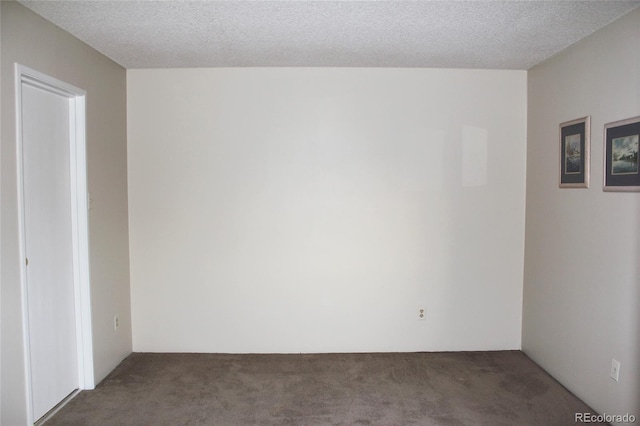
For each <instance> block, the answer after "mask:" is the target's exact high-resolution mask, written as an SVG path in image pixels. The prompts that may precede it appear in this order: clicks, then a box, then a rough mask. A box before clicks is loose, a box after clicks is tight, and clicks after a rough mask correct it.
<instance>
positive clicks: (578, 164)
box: [560, 116, 591, 188]
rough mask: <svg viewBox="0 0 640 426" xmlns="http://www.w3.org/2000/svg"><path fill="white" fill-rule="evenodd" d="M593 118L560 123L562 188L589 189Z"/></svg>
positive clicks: (587, 117) (588, 117)
mask: <svg viewBox="0 0 640 426" xmlns="http://www.w3.org/2000/svg"><path fill="white" fill-rule="evenodd" d="M590 154H591V116H586V117H582V118H577V119H575V120H571V121H565V122H564V123H560V188H589V175H590V165H591V160H590V157H591V156H590Z"/></svg>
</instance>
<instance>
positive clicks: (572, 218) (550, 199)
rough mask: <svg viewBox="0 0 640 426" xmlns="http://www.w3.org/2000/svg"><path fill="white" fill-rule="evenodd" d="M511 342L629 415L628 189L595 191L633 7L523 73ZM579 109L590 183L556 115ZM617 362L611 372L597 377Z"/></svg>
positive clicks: (627, 72)
mask: <svg viewBox="0 0 640 426" xmlns="http://www.w3.org/2000/svg"><path fill="white" fill-rule="evenodd" d="M528 105H529V119H528V129H529V130H528V133H529V136H528V139H529V140H528V151H527V170H528V173H527V211H526V250H525V253H526V254H525V275H524V308H523V343H522V346H523V349H524V351H525V352H526V353H527V354H528V355H529V356H530V357H531V358H532V359H533V360H534V361H536V362H537V363H539V364H540V365H541V366H542V367H543V368H545V369H546V370H547V371H549V372H550V373H551V374H552V375H553V376H554V377H555V378H557V379H558V380H559V381H560V382H561V383H562V384H563V385H565V386H566V387H567V388H569V389H570V390H571V391H573V392H574V393H575V394H576V395H578V396H579V397H580V398H582V399H583V400H584V401H585V402H586V403H588V404H590V405H591V406H592V407H593V408H594V409H595V410H597V411H598V412H600V413H602V412H606V413H610V414H614V413H620V414H624V413H627V412H629V413H631V414H634V415H636V417H637V416H638V415H640V260H639V259H640V226H639V225H640V220H639V218H640V194H638V193H604V192H603V191H602V170H603V126H604V124H605V123H608V122H612V121H617V120H621V119H625V118H629V117H633V116H638V115H640V9H638V10H636V11H634V12H632V13H631V14H629V15H627V16H625V17H623V18H622V19H621V20H619V21H617V22H615V23H613V24H611V25H609V26H607V27H605V28H604V29H602V30H600V31H598V32H596V33H594V34H593V35H591V36H589V37H588V38H586V39H584V40H582V41H581V42H579V43H578V44H576V45H574V46H572V47H570V48H569V49H567V50H566V51H564V52H562V53H561V54H559V55H557V56H555V57H554V58H552V59H550V60H548V61H547V62H544V63H542V64H540V65H538V66H536V67H534V68H532V69H531V70H530V71H529V89H528ZM585 115H591V120H592V121H591V125H592V137H591V155H592V159H591V167H592V173H591V179H592V185H591V188H590V189H559V188H558V156H559V154H558V151H559V148H558V143H559V142H558V125H559V123H561V122H564V121H568V120H571V119H575V118H579V117H583V116H585ZM612 358H616V359H617V360H619V361H620V362H621V368H620V382H619V383H616V382H614V381H613V380H612V379H610V378H609V372H610V368H611V359H612Z"/></svg>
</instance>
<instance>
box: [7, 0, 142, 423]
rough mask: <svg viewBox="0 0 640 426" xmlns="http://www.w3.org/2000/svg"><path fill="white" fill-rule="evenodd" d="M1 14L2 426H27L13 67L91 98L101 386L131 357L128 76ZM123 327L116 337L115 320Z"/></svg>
mask: <svg viewBox="0 0 640 426" xmlns="http://www.w3.org/2000/svg"><path fill="white" fill-rule="evenodd" d="M1 7H2V27H1V28H2V94H3V97H2V141H1V143H2V145H1V148H2V149H1V154H0V155H1V158H2V163H1V171H2V176H1V177H2V182H1V183H2V187H1V191H2V193H1V198H2V206H1V212H0V214H1V220H2V222H1V225H2V226H1V228H0V230H1V232H2V246H1V256H2V257H1V263H2V270H1V274H2V275H1V286H2V287H1V293H2V300H1V303H2V311H1V312H2V338H1V345H2V346H1V348H2V354H1V357H2V358H1V361H2V404H1V407H2V418H1V419H0V423H1V424H3V425H5V424H6V425H20V424H25V422H26V391H25V376H24V374H25V365H24V354H23V330H22V325H21V318H22V313H21V299H20V283H19V265H20V262H21V259H19V257H18V231H17V224H18V219H17V201H16V163H15V158H16V155H15V145H16V141H15V123H14V121H15V112H14V109H15V106H14V102H15V99H14V70H13V64H14V62H18V63H20V64H22V65H26V66H28V67H30V68H33V69H36V70H38V71H40V72H43V73H45V74H48V75H50V76H52V77H55V78H58V79H60V80H63V81H66V82H68V83H70V84H72V85H74V86H77V87H80V88H82V89H85V90H86V91H87V156H88V160H87V161H88V185H89V191H90V193H91V198H93V209H92V210H91V211H90V213H89V223H90V266H91V285H92V286H91V291H92V295H91V296H92V321H93V337H94V342H93V349H94V370H95V377H96V381H99V380H101V379H102V378H104V377H105V375H106V374H107V373H108V372H109V371H111V369H113V367H115V366H116V365H117V364H118V363H119V362H120V361H121V360H122V359H123V358H124V357H125V356H126V355H127V354H129V353H130V352H131V333H130V300H129V265H128V262H129V256H128V231H127V183H126V180H127V169H126V164H127V163H126V111H125V109H126V98H125V97H126V73H125V70H124V69H123V68H122V67H120V66H118V65H117V64H115V63H114V62H112V61H111V60H109V59H107V58H106V57H104V56H103V55H101V54H100V53H98V52H96V51H95V50H93V49H91V48H90V47H88V46H87V45H85V44H84V43H81V42H80V41H78V40H77V39H75V38H74V37H72V36H71V35H69V34H68V33H66V32H64V31H62V30H61V29H59V28H58V27H55V26H54V25H52V24H51V23H49V22H47V21H45V20H43V19H42V18H40V17H39V16H37V15H35V14H34V13H32V12H31V11H29V10H28V9H26V8H24V7H23V6H21V5H19V4H17V3H14V2H5V1H3V2H1ZM114 314H118V315H120V321H121V327H120V330H119V331H118V332H114V331H113V325H112V324H113V316H114Z"/></svg>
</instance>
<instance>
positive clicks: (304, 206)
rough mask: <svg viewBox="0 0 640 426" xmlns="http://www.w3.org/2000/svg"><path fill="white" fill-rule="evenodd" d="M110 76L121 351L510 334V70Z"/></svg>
mask: <svg viewBox="0 0 640 426" xmlns="http://www.w3.org/2000/svg"><path fill="white" fill-rule="evenodd" d="M127 76H128V83H127V91H128V92H127V102H128V107H127V110H128V123H129V125H128V161H129V214H130V216H129V217H130V235H131V238H130V241H131V245H130V249H131V279H132V284H131V285H132V312H133V342H134V350H135V351H157V352H167V351H179V352H188V351H195V352H359V351H420V350H472V349H473V350H475V349H477V350H481V349H483V350H486V349H519V348H520V331H521V306H522V304H521V301H522V270H523V269H522V268H523V250H524V202H525V197H524V187H525V150H526V143H525V138H526V72H524V71H473V70H428V69H413V70H409V69H318V68H315V69H314V68H307V69H277V68H276V69H273V68H272V69H265V68H262V69H250V68H245V69H172V70H128V72H127ZM419 306H424V307H425V308H426V310H427V319H426V321H418V320H417V310H418V307H419Z"/></svg>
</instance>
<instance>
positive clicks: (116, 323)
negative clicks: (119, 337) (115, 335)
mask: <svg viewBox="0 0 640 426" xmlns="http://www.w3.org/2000/svg"><path fill="white" fill-rule="evenodd" d="M118 327H120V318H118V316H117V315H116V316H114V317H113V331H117V330H118Z"/></svg>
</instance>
